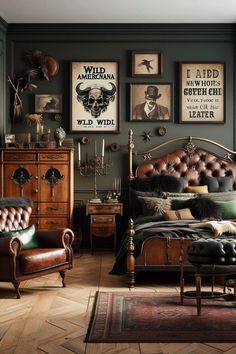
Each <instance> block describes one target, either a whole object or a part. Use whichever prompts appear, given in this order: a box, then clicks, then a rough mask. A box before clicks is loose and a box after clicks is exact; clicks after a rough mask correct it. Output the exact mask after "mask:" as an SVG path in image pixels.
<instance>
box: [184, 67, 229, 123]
mask: <svg viewBox="0 0 236 354" xmlns="http://www.w3.org/2000/svg"><path fill="white" fill-rule="evenodd" d="M179 83H180V87H179V122H180V123H187V124H194V123H195V124H196V123H198V124H224V123H225V62H182V63H179Z"/></svg>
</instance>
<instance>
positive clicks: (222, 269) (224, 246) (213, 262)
mask: <svg viewBox="0 0 236 354" xmlns="http://www.w3.org/2000/svg"><path fill="white" fill-rule="evenodd" d="M188 261H189V262H190V263H191V264H192V265H193V266H194V268H195V282H196V300H197V313H198V315H200V314H201V299H202V293H201V276H202V275H210V276H211V277H212V279H213V281H214V277H215V275H229V274H236V239H234V238H214V239H213V238H209V239H203V238H200V239H198V240H196V241H193V242H192V243H191V244H190V246H189V248H188ZM213 287H214V282H212V294H213ZM222 295H225V287H224V291H223V293H222ZM212 297H213V296H212ZM181 302H182V303H183V289H182V291H181Z"/></svg>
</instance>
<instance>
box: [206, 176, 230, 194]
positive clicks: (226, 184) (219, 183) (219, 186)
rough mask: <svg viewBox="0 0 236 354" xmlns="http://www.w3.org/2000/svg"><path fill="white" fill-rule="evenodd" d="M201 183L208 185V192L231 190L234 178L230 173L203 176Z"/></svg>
mask: <svg viewBox="0 0 236 354" xmlns="http://www.w3.org/2000/svg"><path fill="white" fill-rule="evenodd" d="M201 183H202V184H205V185H207V186H208V192H211V193H214V192H229V191H233V183H234V178H233V176H232V175H230V176H223V177H213V176H203V177H202V178H201Z"/></svg>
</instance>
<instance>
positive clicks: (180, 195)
mask: <svg viewBox="0 0 236 354" xmlns="http://www.w3.org/2000/svg"><path fill="white" fill-rule="evenodd" d="M160 196H161V197H162V198H171V199H175V198H176V199H185V200H186V199H190V198H195V197H197V193H171V192H161V193H160Z"/></svg>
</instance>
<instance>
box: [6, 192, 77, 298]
mask: <svg viewBox="0 0 236 354" xmlns="http://www.w3.org/2000/svg"><path fill="white" fill-rule="evenodd" d="M31 212H32V202H31V201H30V200H27V199H24V198H2V199H0V230H1V231H0V281H2V282H11V283H12V284H13V285H14V287H15V289H16V295H17V298H18V299H19V298H20V291H19V286H20V282H21V281H23V280H27V279H32V278H36V277H40V276H42V275H46V274H50V273H55V272H59V273H60V275H61V278H62V284H63V287H65V272H66V270H67V269H71V268H72V262H73V250H72V243H73V240H74V234H73V232H72V230H70V229H68V228H60V229H58V230H40V231H36V230H35V225H34V224H33V225H31V226H28V225H29V220H30V215H31Z"/></svg>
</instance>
